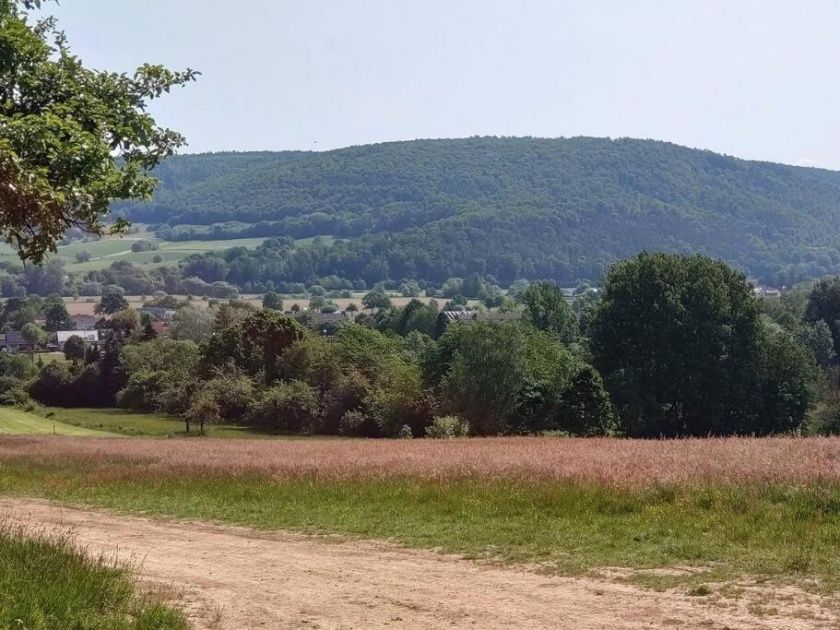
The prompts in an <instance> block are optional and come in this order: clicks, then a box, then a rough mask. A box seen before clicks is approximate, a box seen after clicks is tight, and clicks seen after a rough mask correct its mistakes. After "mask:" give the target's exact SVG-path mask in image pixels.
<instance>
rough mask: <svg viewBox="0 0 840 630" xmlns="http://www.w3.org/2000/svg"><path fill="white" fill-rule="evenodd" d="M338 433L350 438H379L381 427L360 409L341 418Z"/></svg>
mask: <svg viewBox="0 0 840 630" xmlns="http://www.w3.org/2000/svg"><path fill="white" fill-rule="evenodd" d="M338 432H339V433H340V434H341V435H346V436H348V437H379V425H378V424H376V422H374V421H373V420H372V419H370V418H369V417H368V416H367V414H366V413H364V412H363V411H361V410H359V409H352V410H350V411H348V412H346V413H345V414H344V415H343V416H341V421H340V422H339V429H338Z"/></svg>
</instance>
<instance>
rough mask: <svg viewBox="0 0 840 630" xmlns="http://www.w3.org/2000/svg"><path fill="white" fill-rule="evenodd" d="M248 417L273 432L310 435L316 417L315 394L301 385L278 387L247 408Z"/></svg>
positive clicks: (287, 383) (279, 384)
mask: <svg viewBox="0 0 840 630" xmlns="http://www.w3.org/2000/svg"><path fill="white" fill-rule="evenodd" d="M248 417H249V420H250V421H251V422H253V423H254V424H258V425H261V426H263V427H265V428H266V429H271V430H273V431H291V432H300V431H312V430H313V429H314V427H315V426H316V421H317V417H318V391H317V390H316V389H315V388H314V387H312V386H311V385H309V384H308V383H304V382H303V381H286V382H283V383H278V384H277V385H273V386H272V387H269V388H268V389H267V390H266V391H265V393H264V394H263V396H262V399H260V400H258V401H256V402H255V403H253V404H252V405H251V409H250V412H249V415H248Z"/></svg>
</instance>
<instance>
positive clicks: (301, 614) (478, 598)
mask: <svg viewBox="0 0 840 630" xmlns="http://www.w3.org/2000/svg"><path fill="white" fill-rule="evenodd" d="M0 517H2V518H4V519H6V520H12V521H14V522H18V523H23V524H25V525H26V526H27V527H33V528H41V529H42V528H47V529H50V530H52V529H56V528H59V529H68V528H69V529H72V531H73V534H74V535H75V537H76V539H77V540H78V542H79V543H80V544H81V545H83V546H84V547H85V548H87V549H89V550H90V551H91V552H92V553H98V552H105V553H107V554H116V555H117V556H118V557H119V558H120V559H123V560H128V561H131V562H134V563H139V565H140V567H139V577H140V580H141V581H142V582H143V583H144V584H145V585H146V586H148V587H150V588H155V589H158V590H160V591H161V592H163V593H169V594H170V595H176V596H178V597H180V599H181V603H182V605H183V606H184V608H185V610H186V612H187V614H188V615H189V617H190V619H191V621H192V623H193V624H194V625H195V627H197V628H236V629H239V628H322V629H333V628H365V629H367V628H386V627H387V628H472V629H481V630H493V629H501V628H529V629H530V628H574V629H593V628H659V627H680V628H695V627H696V628H705V629H708V628H727V627H728V628H786V629H795V628H837V627H840V626H839V625H838V617H837V616H836V615H835V614H833V613H831V612H828V611H827V610H825V609H821V608H820V603H819V600H817V599H816V598H813V597H809V596H807V595H804V594H802V593H798V592H797V593H791V592H790V591H787V592H785V593H780V592H777V593H775V594H770V593H768V592H763V593H760V592H752V593H749V591H750V589H749V588H747V591H748V593H747V595H745V596H741V597H738V598H721V597H715V596H707V597H690V596H688V595H686V594H684V593H676V592H668V593H656V592H653V591H648V590H641V589H637V588H635V587H632V586H627V585H624V584H620V583H616V582H615V581H611V580H607V579H604V580H603V581H601V580H596V579H588V578H587V579H576V578H559V577H550V576H545V575H540V574H537V573H532V572H528V571H525V570H515V569H508V568H499V567H490V566H483V565H480V564H477V563H474V562H469V561H466V560H461V559H458V558H454V557H452V556H442V555H438V554H435V553H432V552H424V551H416V550H408V549H402V548H399V547H397V546H394V545H391V544H388V543H377V542H364V541H358V540H345V539H342V538H338V537H309V536H302V535H296V534H288V533H262V532H255V531H253V530H248V529H244V528H237V527H229V526H220V525H214V524H207V523H193V522H183V521H179V522H175V521H170V520H161V519H150V518H140V517H126V516H120V515H113V514H109V513H106V512H102V511H94V510H86V509H77V508H69V507H64V506H61V505H56V504H50V503H47V502H44V501H37V500H19V499H14V500H11V499H0ZM756 602H761V603H762V604H763V608H757V604H756ZM834 613H836V610H835V611H834Z"/></svg>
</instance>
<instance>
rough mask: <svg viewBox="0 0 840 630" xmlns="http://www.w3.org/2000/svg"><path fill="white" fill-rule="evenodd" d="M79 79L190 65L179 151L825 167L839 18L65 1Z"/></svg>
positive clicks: (488, 5) (178, 118) (177, 115)
mask: <svg viewBox="0 0 840 630" xmlns="http://www.w3.org/2000/svg"><path fill="white" fill-rule="evenodd" d="M48 7H49V11H50V12H51V13H53V14H55V15H57V16H58V17H59V18H60V23H61V25H62V26H63V27H64V29H65V30H66V31H67V34H68V36H69V39H70V43H71V45H72V47H73V49H74V50H75V51H76V52H77V53H78V54H79V55H80V56H81V57H82V58H83V59H84V60H85V61H86V62H87V63H88V65H91V66H94V67H98V68H103V69H108V70H119V71H125V70H132V69H133V68H134V67H136V66H137V65H139V64H140V63H142V62H144V61H150V62H160V63H164V64H166V65H168V66H171V67H173V68H180V67H185V66H191V67H194V68H196V69H198V70H200V71H201V72H203V76H202V77H201V79H200V81H199V82H198V83H196V84H194V85H191V86H189V87H188V88H185V89H183V90H179V91H177V92H176V93H175V94H174V95H170V96H168V97H166V98H165V99H163V100H161V101H160V103H159V104H158V105H157V106H156V107H155V108H154V110H153V111H154V112H155V113H156V115H157V116H158V118H159V120H160V121H161V122H163V123H165V124H167V125H169V126H172V127H175V128H177V129H178V130H180V131H182V132H183V133H184V134H185V135H186V136H187V138H188V140H189V143H190V146H189V148H188V149H187V150H188V151H190V152H197V151H208V150H222V149H238V150H246V149H328V148H335V147H342V146H347V145H351V144H364V143H368V142H379V141H384V140H399V139H411V138H431V137H461V136H470V135H477V134H478V135H516V136H520V135H533V136H549V137H554V136H575V135H592V136H611V137H619V136H631V137H640V138H657V139H662V140H670V141H673V142H677V143H679V144H685V145H689V146H695V147H703V148H709V149H713V150H716V151H722V152H725V153H729V154H733V155H737V156H740V157H747V158H756V159H765V160H774V161H781V162H788V163H795V164H808V165H821V166H827V167H832V168H838V169H840V142H838V139H840V133H838V132H840V37H838V33H840V2H837V1H836V0H826V1H823V2H818V1H807V0H787V1H784V2H782V1H771V0H761V1H758V0H756V1H747V0H735V1H733V0H699V1H689V0H667V1H666V0H662V1H631V0H626V1H618V0H615V1H612V2H598V1H595V0H581V1H577V2H568V1H562V0H531V1H528V0H508V1H500V0H411V1H409V0H329V1H328V0H296V1H291V0H62V1H61V5H60V6H58V7H56V6H55V5H48Z"/></svg>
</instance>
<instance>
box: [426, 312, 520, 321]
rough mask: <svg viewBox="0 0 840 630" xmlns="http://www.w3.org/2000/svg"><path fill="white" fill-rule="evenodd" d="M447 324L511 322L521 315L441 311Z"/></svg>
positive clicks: (517, 313) (515, 313) (513, 313)
mask: <svg viewBox="0 0 840 630" xmlns="http://www.w3.org/2000/svg"><path fill="white" fill-rule="evenodd" d="M441 314H442V315H443V316H444V317H445V318H446V320H447V323H453V322H476V321H480V322H513V321H517V320H518V319H519V318H520V317H521V314H520V313H519V311H443V312H442V313H441Z"/></svg>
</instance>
